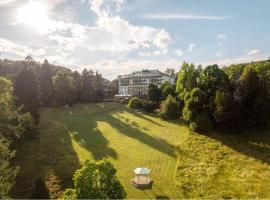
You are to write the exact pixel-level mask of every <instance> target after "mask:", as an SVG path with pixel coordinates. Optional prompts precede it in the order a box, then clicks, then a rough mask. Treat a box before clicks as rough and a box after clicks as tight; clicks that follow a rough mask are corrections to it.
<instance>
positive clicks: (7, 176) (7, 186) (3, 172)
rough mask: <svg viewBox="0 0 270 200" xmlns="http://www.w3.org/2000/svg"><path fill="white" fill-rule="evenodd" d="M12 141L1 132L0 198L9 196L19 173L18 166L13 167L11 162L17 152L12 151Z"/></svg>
mask: <svg viewBox="0 0 270 200" xmlns="http://www.w3.org/2000/svg"><path fill="white" fill-rule="evenodd" d="M9 146H10V141H8V140H7V139H5V138H4V137H3V136H2V133H1V132H0V198H1V199H6V198H8V193H9V191H10V190H11V188H12V187H13V185H14V184H15V178H16V174H17V173H18V170H19V169H18V168H17V167H12V166H11V164H10V161H11V159H12V158H13V157H14V155H15V152H14V151H11V150H10V148H9Z"/></svg>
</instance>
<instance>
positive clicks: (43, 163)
mask: <svg viewBox="0 0 270 200" xmlns="http://www.w3.org/2000/svg"><path fill="white" fill-rule="evenodd" d="M187 135H188V132H187V129H186V127H184V126H181V125H180V123H177V122H166V121H162V120H160V119H159V118H158V117H157V116H155V115H153V116H150V115H145V114H143V113H140V112H135V111H132V110H130V109H128V108H126V107H125V106H122V105H118V104H89V105H78V106H76V107H73V108H65V109H63V108H55V109H45V110H43V111H42V115H41V120H40V139H39V140H37V139H36V140H34V141H32V142H30V143H29V144H28V145H26V146H24V148H23V149H22V150H20V154H19V155H17V157H18V158H21V159H18V161H17V162H18V164H19V165H20V166H21V173H20V174H19V177H18V183H17V185H16V188H18V190H17V189H16V190H15V191H14V192H15V195H16V196H19V197H29V196H27V194H29V193H30V192H31V189H33V182H34V179H35V178H37V177H45V179H46V183H47V185H48V186H49V191H50V195H51V197H57V196H59V194H60V193H61V192H62V189H63V188H64V187H68V186H70V185H71V176H72V172H73V171H74V170H75V169H76V168H78V167H79V163H82V162H84V161H85V160H87V159H91V160H99V159H102V158H104V157H105V158H108V159H110V160H111V161H112V162H113V164H114V165H115V167H116V168H117V175H118V177H119V179H120V180H121V182H122V184H123V185H124V187H125V189H126V191H127V193H128V198H159V197H166V196H167V197H170V198H177V197H178V198H179V197H181V195H180V194H179V193H178V192H177V190H176V188H175V183H174V177H175V172H176V171H175V170H176V161H177V155H176V151H175V149H176V145H177V144H179V143H181V142H182V141H184V140H185V139H186V138H187ZM140 166H144V167H148V168H150V169H151V170H152V173H151V177H152V179H153V180H154V185H153V188H152V190H145V191H142V190H138V189H135V188H134V187H133V186H131V184H130V180H131V178H132V177H133V170H134V169H135V168H136V167H140Z"/></svg>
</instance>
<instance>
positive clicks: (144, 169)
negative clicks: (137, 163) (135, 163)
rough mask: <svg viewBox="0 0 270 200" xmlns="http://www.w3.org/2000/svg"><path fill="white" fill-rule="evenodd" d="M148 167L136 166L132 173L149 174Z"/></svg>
mask: <svg viewBox="0 0 270 200" xmlns="http://www.w3.org/2000/svg"><path fill="white" fill-rule="evenodd" d="M150 171H151V170H150V169H148V168H145V167H138V168H136V169H134V173H135V174H138V175H139V174H141V175H143V174H144V175H146V174H150Z"/></svg>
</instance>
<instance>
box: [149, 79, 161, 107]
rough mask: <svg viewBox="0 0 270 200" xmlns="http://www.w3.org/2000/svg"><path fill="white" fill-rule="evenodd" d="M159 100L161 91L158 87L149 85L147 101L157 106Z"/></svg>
mask: <svg viewBox="0 0 270 200" xmlns="http://www.w3.org/2000/svg"><path fill="white" fill-rule="evenodd" d="M160 99H161V91H160V89H159V88H158V86H156V85H154V84H150V85H149V87H148V100H150V101H153V102H156V104H157V105H158V104H159V101H160Z"/></svg>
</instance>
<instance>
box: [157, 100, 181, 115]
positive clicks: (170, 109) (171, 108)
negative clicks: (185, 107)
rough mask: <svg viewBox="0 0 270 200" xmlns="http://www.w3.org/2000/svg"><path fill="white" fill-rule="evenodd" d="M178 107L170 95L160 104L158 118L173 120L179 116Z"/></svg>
mask: <svg viewBox="0 0 270 200" xmlns="http://www.w3.org/2000/svg"><path fill="white" fill-rule="evenodd" d="M180 113H181V112H180V106H179V104H178V102H177V101H176V100H175V98H173V97H172V96H171V95H169V96H168V97H167V99H166V100H165V101H163V102H162V104H161V108H160V117H161V118H162V119H173V118H177V117H179V116H180Z"/></svg>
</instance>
